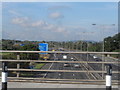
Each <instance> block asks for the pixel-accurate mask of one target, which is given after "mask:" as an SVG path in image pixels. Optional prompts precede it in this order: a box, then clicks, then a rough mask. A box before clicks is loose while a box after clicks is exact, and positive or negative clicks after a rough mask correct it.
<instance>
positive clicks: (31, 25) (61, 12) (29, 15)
mask: <svg viewBox="0 0 120 90" xmlns="http://www.w3.org/2000/svg"><path fill="white" fill-rule="evenodd" d="M2 11H3V12H2V21H3V23H2V38H4V39H17V40H38V41H41V40H45V41H46V40H47V41H52V40H55V41H66V40H94V41H101V40H102V39H103V38H104V37H107V36H113V35H115V34H116V33H118V29H117V27H118V26H117V24H118V3H117V2H56V3H55V2H9V3H8V2H3V3H2ZM92 24H96V25H92ZM113 24H115V25H113Z"/></svg>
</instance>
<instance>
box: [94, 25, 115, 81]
mask: <svg viewBox="0 0 120 90" xmlns="http://www.w3.org/2000/svg"><path fill="white" fill-rule="evenodd" d="M92 25H93V26H95V25H96V24H92ZM111 25H112V26H115V24H111ZM102 27H103V30H105V25H102ZM102 35H103V42H102V43H103V45H102V52H104V51H105V45H104V44H105V42H104V33H103V32H102ZM102 61H103V62H105V57H104V54H103V55H102ZM104 66H105V65H104V64H103V63H102V71H104V70H105V67H104ZM102 78H103V79H104V73H102Z"/></svg>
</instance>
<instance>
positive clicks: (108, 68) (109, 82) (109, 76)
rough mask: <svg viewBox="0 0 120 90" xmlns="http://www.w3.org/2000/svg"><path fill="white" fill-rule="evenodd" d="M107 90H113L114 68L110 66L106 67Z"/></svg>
mask: <svg viewBox="0 0 120 90" xmlns="http://www.w3.org/2000/svg"><path fill="white" fill-rule="evenodd" d="M106 70H107V74H106V90H112V86H111V85H112V81H111V80H112V66H111V65H110V64H108V65H106Z"/></svg>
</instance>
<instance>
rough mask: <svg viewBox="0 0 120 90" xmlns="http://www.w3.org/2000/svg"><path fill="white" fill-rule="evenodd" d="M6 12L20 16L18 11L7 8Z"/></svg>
mask: <svg viewBox="0 0 120 90" xmlns="http://www.w3.org/2000/svg"><path fill="white" fill-rule="evenodd" d="M8 12H9V13H11V14H13V15H15V16H21V14H20V13H18V12H16V11H14V10H9V11H8Z"/></svg>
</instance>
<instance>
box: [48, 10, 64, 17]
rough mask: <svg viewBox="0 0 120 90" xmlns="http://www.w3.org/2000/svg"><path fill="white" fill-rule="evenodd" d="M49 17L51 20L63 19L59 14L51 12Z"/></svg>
mask: <svg viewBox="0 0 120 90" xmlns="http://www.w3.org/2000/svg"><path fill="white" fill-rule="evenodd" d="M49 17H50V18H52V19H59V18H64V16H63V15H62V14H61V13H59V12H53V13H51V14H50V15H49Z"/></svg>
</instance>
